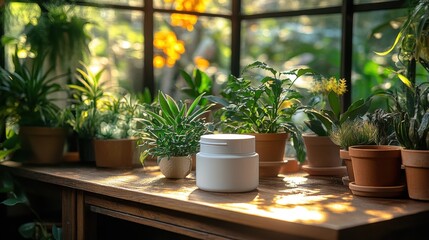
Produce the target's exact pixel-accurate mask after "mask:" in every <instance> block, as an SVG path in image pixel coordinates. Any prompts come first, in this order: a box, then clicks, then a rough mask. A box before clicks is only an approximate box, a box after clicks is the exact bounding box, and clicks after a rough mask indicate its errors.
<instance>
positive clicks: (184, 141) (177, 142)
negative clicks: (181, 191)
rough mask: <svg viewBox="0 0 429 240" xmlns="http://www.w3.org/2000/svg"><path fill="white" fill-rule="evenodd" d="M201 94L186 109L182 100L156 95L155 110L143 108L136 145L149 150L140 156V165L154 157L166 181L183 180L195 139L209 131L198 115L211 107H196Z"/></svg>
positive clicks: (188, 169)
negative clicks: (143, 113)
mask: <svg viewBox="0 0 429 240" xmlns="http://www.w3.org/2000/svg"><path fill="white" fill-rule="evenodd" d="M202 96H203V94H201V95H200V96H198V97H197V98H196V99H195V100H194V101H193V102H192V103H191V104H190V105H189V107H188V105H187V104H185V103H184V102H183V101H179V102H177V101H175V100H174V99H173V98H172V97H171V96H169V95H166V94H164V93H163V92H159V93H158V104H159V108H158V109H155V110H151V109H147V110H146V111H145V113H146V114H147V115H148V116H147V117H145V118H142V119H141V120H140V121H141V123H142V125H143V127H142V129H141V131H140V133H139V143H140V144H142V145H147V146H149V148H148V149H147V150H145V151H144V152H143V154H142V158H141V160H142V163H143V161H144V159H145V158H146V157H147V156H148V155H150V156H153V157H157V158H158V165H159V167H160V170H161V173H162V174H164V176H165V177H166V178H185V177H186V176H187V175H188V174H189V173H190V171H191V169H192V158H191V155H192V154H196V153H197V152H198V150H199V146H200V143H199V140H200V137H201V136H202V135H204V134H207V133H209V132H210V130H209V123H206V121H205V120H204V119H202V118H201V117H200V116H201V115H202V114H204V113H205V112H207V111H208V109H209V108H210V107H211V104H209V105H206V106H199V105H198V104H199V102H200V101H201V99H202Z"/></svg>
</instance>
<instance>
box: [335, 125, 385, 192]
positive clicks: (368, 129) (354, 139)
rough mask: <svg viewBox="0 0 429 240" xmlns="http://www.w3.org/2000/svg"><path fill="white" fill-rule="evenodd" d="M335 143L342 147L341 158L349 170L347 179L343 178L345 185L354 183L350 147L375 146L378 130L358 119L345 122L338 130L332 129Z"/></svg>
mask: <svg viewBox="0 0 429 240" xmlns="http://www.w3.org/2000/svg"><path fill="white" fill-rule="evenodd" d="M329 137H330V139H331V140H332V142H333V143H335V144H336V145H337V146H339V147H340V158H341V159H342V160H343V161H344V163H345V165H346V169H347V176H348V178H347V179H344V178H343V182H344V183H345V185H348V182H354V180H355V178H354V174H353V166H352V162H351V158H350V155H349V147H350V146H354V145H374V144H375V143H376V138H377V128H376V127H375V125H374V124H372V123H371V122H369V121H366V120H363V119H361V118H357V119H354V120H351V121H345V122H344V123H343V124H341V126H339V127H338V128H334V129H332V131H331V132H330V134H329Z"/></svg>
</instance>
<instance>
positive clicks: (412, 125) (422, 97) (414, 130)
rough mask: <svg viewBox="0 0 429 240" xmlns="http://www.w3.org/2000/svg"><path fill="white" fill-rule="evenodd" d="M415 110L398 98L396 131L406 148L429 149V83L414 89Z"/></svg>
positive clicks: (400, 141)
mask: <svg viewBox="0 0 429 240" xmlns="http://www.w3.org/2000/svg"><path fill="white" fill-rule="evenodd" d="M412 93H413V97H414V99H415V105H414V106H413V111H411V112H410V109H407V106H406V105H404V104H401V102H400V100H399V98H398V97H397V96H394V97H395V99H396V103H397V104H396V106H395V107H396V109H395V112H396V116H395V132H396V137H397V139H398V141H399V143H400V144H401V145H402V146H403V147H404V148H406V149H415V150H429V100H428V96H429V83H428V82H425V83H422V84H419V85H418V86H416V87H415V88H413V89H412Z"/></svg>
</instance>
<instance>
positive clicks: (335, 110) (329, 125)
mask: <svg viewBox="0 0 429 240" xmlns="http://www.w3.org/2000/svg"><path fill="white" fill-rule="evenodd" d="M312 89H313V92H314V93H315V94H316V96H315V97H313V98H312V100H311V101H310V103H309V105H308V106H304V107H303V109H304V112H305V113H306V114H307V116H308V118H309V119H308V120H307V121H305V122H304V123H305V124H306V126H307V127H308V128H309V129H310V130H311V131H312V132H314V133H315V134H316V135H318V136H329V134H330V133H331V132H332V130H333V129H334V128H340V127H341V125H342V124H343V123H344V122H346V121H352V120H354V119H356V118H357V117H359V116H363V115H364V114H365V113H367V111H368V110H369V108H370V105H371V97H369V98H367V99H359V100H357V101H355V102H353V103H352V104H351V105H350V106H349V107H348V109H347V110H346V111H345V112H341V99H340V98H341V95H342V94H344V93H345V91H346V85H345V80H344V79H339V80H338V79H336V78H334V77H331V78H329V79H326V78H321V79H316V81H315V82H314V86H313V87H312Z"/></svg>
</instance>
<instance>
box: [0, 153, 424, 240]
mask: <svg viewBox="0 0 429 240" xmlns="http://www.w3.org/2000/svg"><path fill="white" fill-rule="evenodd" d="M0 169H6V170H8V171H11V172H12V173H13V174H16V175H18V176H22V177H26V178H31V179H37V180H39V181H43V182H48V183H54V184H56V185H60V186H65V187H70V188H74V189H78V190H84V191H88V192H93V193H97V194H102V195H106V196H110V197H114V198H119V199H125V200H128V201H132V202H138V203H143V204H148V205H153V206H158V207H162V208H165V209H173V210H177V211H184V212H191V213H193V214H196V215H200V216H204V217H210V218H214V219H220V220H224V221H231V222H235V223H240V224H245V225H248V226H252V227H259V228H264V229H267V230H276V231H281V232H282V231H284V232H285V233H290V234H299V235H301V236H305V237H319V238H326V239H336V238H338V236H339V234H341V231H348V230H352V229H354V228H356V227H361V226H369V225H371V224H373V223H382V222H386V223H389V224H390V222H389V220H395V219H401V218H402V217H407V216H414V215H418V214H420V213H429V203H428V202H421V201H415V200H411V199H408V198H406V197H404V198H399V199H388V198H368V197H358V196H354V195H353V194H352V193H351V192H350V190H349V189H348V188H347V187H346V186H344V185H343V183H342V181H341V179H339V178H335V177H315V176H308V174H306V173H303V172H299V173H294V174H287V175H279V176H278V177H275V178H261V179H260V185H259V187H258V188H257V190H254V191H251V192H246V193H214V192H206V191H203V190H200V189H198V187H197V186H196V184H195V173H194V172H193V173H191V175H189V176H188V177H187V178H186V179H179V180H170V179H166V178H164V177H163V175H162V174H161V173H160V172H159V170H158V169H159V168H158V167H156V166H152V167H145V168H144V169H143V168H137V169H131V170H115V169H103V168H97V167H95V166H82V165H79V164H77V163H70V164H65V165H61V166H27V165H22V164H20V163H16V162H12V161H8V162H3V163H1V164H0ZM408 221H409V220H408ZM394 222H395V221H393V223H394ZM279 229H280V230H279ZM322 236H323V237H322Z"/></svg>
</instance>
